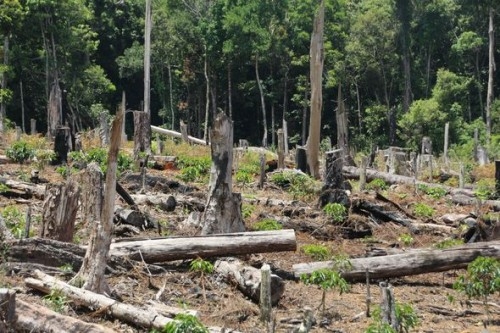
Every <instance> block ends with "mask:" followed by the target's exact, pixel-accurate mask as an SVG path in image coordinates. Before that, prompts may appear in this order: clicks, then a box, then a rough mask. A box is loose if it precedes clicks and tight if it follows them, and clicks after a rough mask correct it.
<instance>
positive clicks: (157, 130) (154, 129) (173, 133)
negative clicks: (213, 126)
mask: <svg viewBox="0 0 500 333" xmlns="http://www.w3.org/2000/svg"><path fill="white" fill-rule="evenodd" d="M151 131H152V132H154V133H160V134H163V135H168V136H173V137H174V138H179V139H182V133H179V132H176V131H172V130H168V129H165V128H161V127H157V126H151ZM187 139H188V141H189V142H191V143H196V144H199V145H204V146H206V145H207V142H206V141H205V140H202V139H198V138H195V137H193V136H190V135H188V137H187Z"/></svg>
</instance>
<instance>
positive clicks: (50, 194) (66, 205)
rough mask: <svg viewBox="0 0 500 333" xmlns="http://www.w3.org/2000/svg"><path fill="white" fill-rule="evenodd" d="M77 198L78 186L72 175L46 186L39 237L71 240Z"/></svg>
mask: <svg viewBox="0 0 500 333" xmlns="http://www.w3.org/2000/svg"><path fill="white" fill-rule="evenodd" d="M79 198H80V187H79V184H78V182H77V181H76V180H75V179H74V178H73V177H71V178H69V179H68V180H67V181H66V183H65V184H57V185H49V186H47V189H46V192H45V200H44V202H43V216H42V229H41V231H40V237H42V238H51V239H55V240H59V241H61V242H72V241H73V231H74V228H75V218H76V213H77V211H78V200H79Z"/></svg>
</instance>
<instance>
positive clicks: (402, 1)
mask: <svg viewBox="0 0 500 333" xmlns="http://www.w3.org/2000/svg"><path fill="white" fill-rule="evenodd" d="M396 7H397V12H398V17H399V22H400V23H401V32H400V38H401V54H402V61H403V76H404V91H403V113H407V112H408V110H409V109H410V104H411V100H412V93H411V65H410V60H411V58H410V23H411V19H412V15H411V14H412V13H411V7H412V4H411V1H410V0H398V1H397V2H396Z"/></svg>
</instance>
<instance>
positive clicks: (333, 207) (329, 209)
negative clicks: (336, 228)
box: [323, 202, 347, 223]
mask: <svg viewBox="0 0 500 333" xmlns="http://www.w3.org/2000/svg"><path fill="white" fill-rule="evenodd" d="M323 211H324V212H325V214H326V215H327V216H328V217H330V218H331V219H332V220H333V222H334V223H340V222H343V221H344V220H345V218H346V217H347V208H345V206H344V205H342V204H339V203H332V202H330V203H328V204H326V205H325V207H323Z"/></svg>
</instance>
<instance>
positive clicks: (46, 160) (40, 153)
mask: <svg viewBox="0 0 500 333" xmlns="http://www.w3.org/2000/svg"><path fill="white" fill-rule="evenodd" d="M55 158H56V153H55V152H54V151H52V150H47V149H40V150H37V151H36V153H35V159H36V163H35V165H36V167H37V168H38V170H44V169H45V167H46V166H47V165H49V164H50V162H52V161H53V160H54V159H55Z"/></svg>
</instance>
